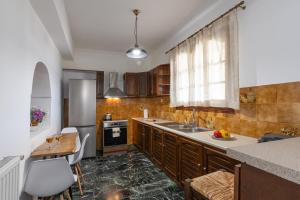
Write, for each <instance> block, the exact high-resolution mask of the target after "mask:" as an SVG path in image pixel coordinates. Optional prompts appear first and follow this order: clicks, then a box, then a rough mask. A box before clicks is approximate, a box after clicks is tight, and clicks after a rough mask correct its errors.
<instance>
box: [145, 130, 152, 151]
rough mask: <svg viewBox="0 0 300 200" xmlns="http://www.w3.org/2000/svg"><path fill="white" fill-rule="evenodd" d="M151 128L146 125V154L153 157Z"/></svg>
mask: <svg viewBox="0 0 300 200" xmlns="http://www.w3.org/2000/svg"><path fill="white" fill-rule="evenodd" d="M151 132H152V131H151V127H150V126H146V125H144V152H145V153H146V154H147V155H148V156H150V155H151V142H152V141H151V135H152V134H151Z"/></svg>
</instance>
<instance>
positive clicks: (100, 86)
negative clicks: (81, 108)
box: [96, 71, 104, 98]
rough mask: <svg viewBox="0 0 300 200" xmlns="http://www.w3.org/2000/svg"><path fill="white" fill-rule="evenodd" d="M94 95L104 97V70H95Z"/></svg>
mask: <svg viewBox="0 0 300 200" xmlns="http://www.w3.org/2000/svg"><path fill="white" fill-rule="evenodd" d="M96 73H97V75H96V97H97V98H103V97H104V72H103V71H97V72H96Z"/></svg>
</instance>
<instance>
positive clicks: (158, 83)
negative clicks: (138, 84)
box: [151, 64, 170, 96]
mask: <svg viewBox="0 0 300 200" xmlns="http://www.w3.org/2000/svg"><path fill="white" fill-rule="evenodd" d="M151 73H152V87H153V88H152V90H151V91H152V95H153V96H165V95H170V65H169V64H165V65H159V66H157V67H156V68H155V69H153V70H152V71H151Z"/></svg>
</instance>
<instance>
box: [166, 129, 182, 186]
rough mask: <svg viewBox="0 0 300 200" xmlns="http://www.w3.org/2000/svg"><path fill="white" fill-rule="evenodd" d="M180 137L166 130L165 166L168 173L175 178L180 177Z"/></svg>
mask: <svg viewBox="0 0 300 200" xmlns="http://www.w3.org/2000/svg"><path fill="white" fill-rule="evenodd" d="M177 140H178V137H177V136H176V135H174V134H172V133H168V132H164V138H163V147H164V149H163V166H164V170H165V171H166V173H167V174H168V175H169V176H171V177H172V178H173V179H174V180H177V179H178V157H179V156H178V141H177Z"/></svg>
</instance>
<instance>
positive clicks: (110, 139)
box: [103, 120, 128, 147]
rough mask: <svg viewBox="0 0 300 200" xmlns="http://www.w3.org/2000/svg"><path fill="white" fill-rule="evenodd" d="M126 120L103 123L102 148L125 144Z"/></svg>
mask: <svg viewBox="0 0 300 200" xmlns="http://www.w3.org/2000/svg"><path fill="white" fill-rule="evenodd" d="M127 127H128V120H115V121H103V147H110V146H117V145H124V144H127Z"/></svg>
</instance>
